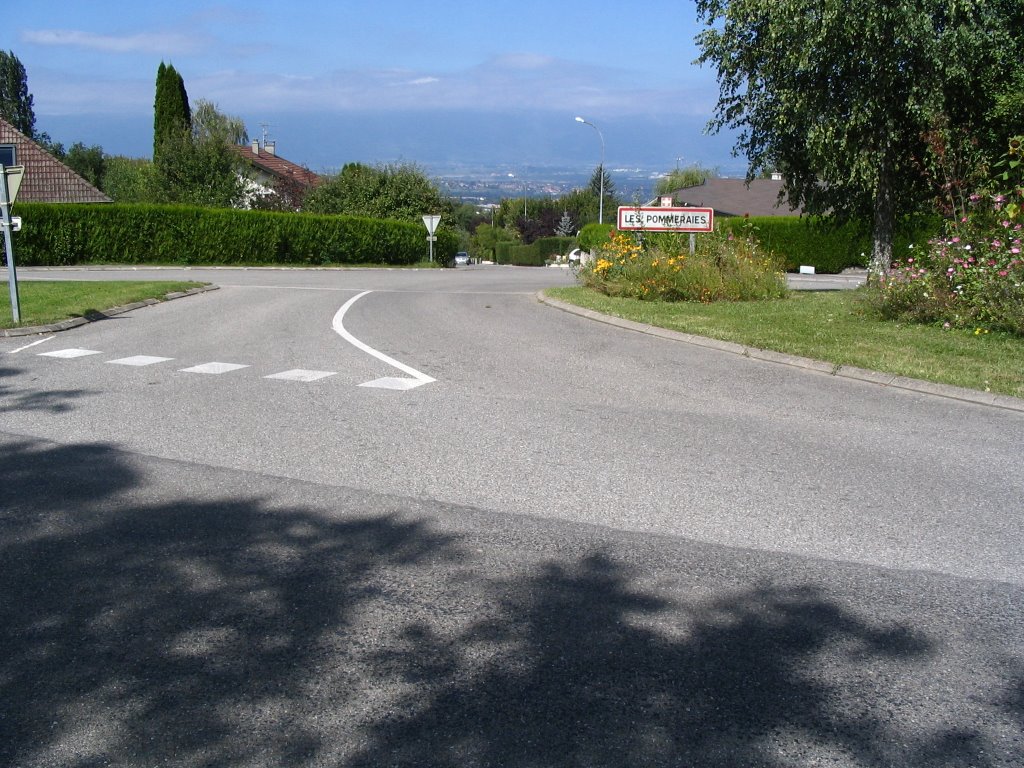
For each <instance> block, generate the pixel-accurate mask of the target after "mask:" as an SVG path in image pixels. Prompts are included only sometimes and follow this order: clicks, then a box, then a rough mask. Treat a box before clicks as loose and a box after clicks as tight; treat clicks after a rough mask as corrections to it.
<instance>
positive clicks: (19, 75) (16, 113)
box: [0, 51, 36, 139]
mask: <svg viewBox="0 0 1024 768" xmlns="http://www.w3.org/2000/svg"><path fill="white" fill-rule="evenodd" d="M0 117H3V119H4V120H6V121H7V122H9V123H10V124H11V125H13V126H14V127H15V128H17V129H18V130H19V131H21V132H22V133H23V134H25V135H26V136H28V137H29V138H30V139H31V138H35V135H36V115H35V112H34V111H33V109H32V94H31V93H29V92H28V75H27V74H26V72H25V67H24V65H22V63H21V61H19V60H18V57H17V56H15V55H14V51H8V52H6V53H5V52H4V51H0Z"/></svg>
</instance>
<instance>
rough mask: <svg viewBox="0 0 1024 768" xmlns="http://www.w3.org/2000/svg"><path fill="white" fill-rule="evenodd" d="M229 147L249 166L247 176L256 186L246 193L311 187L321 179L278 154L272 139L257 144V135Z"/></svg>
mask: <svg viewBox="0 0 1024 768" xmlns="http://www.w3.org/2000/svg"><path fill="white" fill-rule="evenodd" d="M232 149H233V150H234V151H235V152H237V153H238V155H239V157H241V158H242V160H244V161H245V163H246V165H247V166H248V167H249V174H248V178H249V179H250V180H251V181H253V182H255V183H256V185H258V187H259V189H251V190H250V193H254V194H269V193H271V192H273V191H274V190H282V189H294V188H300V189H311V188H313V187H315V186H316V185H318V184H319V183H320V181H321V178H320V177H319V176H318V175H317V174H315V173H313V172H312V171H311V170H309V169H308V168H304V167H302V166H301V165H297V164H296V163H293V162H291V161H290V160H285V159H284V158H283V157H281V156H280V155H278V154H277V145H276V143H275V142H273V141H266V140H264V142H263V143H262V145H261V144H260V141H259V139H253V141H252V143H251V144H242V145H235V146H233V147H232Z"/></svg>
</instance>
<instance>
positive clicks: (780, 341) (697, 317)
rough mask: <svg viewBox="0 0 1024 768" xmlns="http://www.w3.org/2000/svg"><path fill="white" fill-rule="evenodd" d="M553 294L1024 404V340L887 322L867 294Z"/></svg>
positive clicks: (680, 327) (684, 328)
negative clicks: (672, 299)
mask: <svg viewBox="0 0 1024 768" xmlns="http://www.w3.org/2000/svg"><path fill="white" fill-rule="evenodd" d="M547 294H548V295H550V296H551V297H553V298H556V299H559V300H561V301H565V302H567V303H570V304H575V305H577V306H580V307H584V308H586V309H592V310H594V311H597V312H602V313H604V314H607V315H612V316H614V317H621V318H624V319H627V320H633V321H636V322H639V323H647V324H648V325H655V326H658V327H660V328H669V329H671V330H674V331H681V332H683V333H692V334H695V335H698V336H707V337H709V338H713V339H720V340H722V341H731V342H735V343H737V344H743V345H744V346H748V347H755V348H758V349H768V350H774V351H776V352H785V353H787V354H791V355H798V356H800V357H808V358H811V359H814V360H823V361H826V362H829V363H833V364H834V365H852V366H857V367H859V368H867V369H869V370H873V371H881V372H884V373H891V374H895V375H898V376H907V377H910V378H914V379H923V380H925V381H933V382H937V383H941V384H951V385H954V386H958V387H966V388H968V389H977V390H981V391H986V392H998V393H1000V394H1004V395H1011V396H1013V397H1021V398H1024V339H1021V338H1019V337H1015V336H1010V335H1008V334H1002V333H980V334H975V333H974V332H972V331H957V330H943V329H942V328H937V327H932V326H926V325H913V324H906V323H894V322H891V321H888V320H881V319H878V318H876V317H875V316H874V315H873V314H872V313H871V312H870V310H869V309H868V307H867V306H866V304H865V299H864V297H863V294H862V292H861V291H835V292H820V293H816V292H809V291H807V292H801V291H794V292H792V293H791V294H790V295H789V297H788V298H785V299H780V300H777V301H751V302H717V303H714V304H695V303H688V302H679V303H666V302H657V301H639V300H637V299H621V298H612V297H608V296H604V295H602V294H599V293H596V292H594V291H591V290H588V289H586V288H580V287H573V288H553V289H550V290H548V291H547Z"/></svg>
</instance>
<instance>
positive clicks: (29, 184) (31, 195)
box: [0, 118, 113, 203]
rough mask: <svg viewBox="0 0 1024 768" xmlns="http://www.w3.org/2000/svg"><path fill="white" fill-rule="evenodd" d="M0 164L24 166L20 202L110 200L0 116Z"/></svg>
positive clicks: (107, 201)
mask: <svg viewBox="0 0 1024 768" xmlns="http://www.w3.org/2000/svg"><path fill="white" fill-rule="evenodd" d="M0 165H5V166H11V165H20V166H23V167H24V168H25V175H24V176H23V177H22V179H21V188H20V190H19V191H18V202H19V203H110V202H113V201H112V200H111V199H110V198H109V197H107V196H106V195H105V194H103V193H102V192H100V191H99V190H98V189H96V187H94V186H93V185H92V184H90V183H89V182H87V181H86V180H85V179H83V178H82V177H81V176H79V175H78V174H77V173H75V172H74V171H72V170H71V169H70V168H68V167H67V166H66V165H64V163H62V162H61V161H60V160H58V159H57V158H55V157H54V156H53V155H51V154H50V153H49V152H47V151H46V150H45V149H43V148H42V147H41V146H39V145H38V144H36V143H35V142H34V141H32V139H30V138H29V137H28V136H26V135H25V134H23V133H22V132H21V131H19V130H18V129H17V128H15V127H14V126H13V125H11V124H10V123H8V122H7V121H6V120H4V119H3V118H0Z"/></svg>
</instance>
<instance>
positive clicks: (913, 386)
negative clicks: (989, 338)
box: [537, 291, 1024, 413]
mask: <svg viewBox="0 0 1024 768" xmlns="http://www.w3.org/2000/svg"><path fill="white" fill-rule="evenodd" d="M537 299H538V300H539V301H540V302H541V303H542V304H547V305H548V306H550V307H554V308H555V309H560V310H562V311H563V312H568V313H569V314H573V315H578V316H579V317H585V318H587V319H589V320H595V321H597V322H599V323H605V324H607V325H613V326H615V327H617V328H623V329H625V330H629V331H635V332H637V333H643V334H646V335H648V336H657V337H659V338H662V339H668V340H670V341H681V342H683V343H685V344H693V345H694V346H698V347H706V348H707V349H715V350H718V351H719V352H728V353H730V354H733V355H741V356H743V357H748V358H751V359H753V360H761V361H763V362H766V363H777V364H779V365H788V366H791V367H794V368H802V369H804V370H805V371H810V372H813V373H823V374H826V375H828V376H838V377H840V378H843V379H856V380H857V381H863V382H866V383H868V384H877V385H878V386H882V387H892V388H893V389H905V390H908V391H910V392H918V393H920V394H925V395H935V396H936V397H945V398H948V399H951V400H960V401H962V402H966V403H974V404H975V405H987V406H990V407H992V408H1003V409H1005V410H1009V411H1017V412H1019V413H1024V399H1021V398H1017V397H1010V396H1008V395H999V394H995V393H993V392H979V391H978V390H975V389H964V388H963V387H954V386H950V385H949V384H936V383H934V382H931V381H922V380H920V379H908V378H906V377H905V376H897V375H895V374H892V373H880V372H878V371H868V370H865V369H863V368H856V367H854V366H852V365H835V364H833V363H826V362H823V361H821V360H811V359H810V358H806V357H797V356H796V355H787V354H785V353H782V352H772V351H771V350H766V349H757V348H756V347H745V346H743V345H742V344H735V343H733V342H731V341H718V340H717V339H709V338H707V337H705V336H694V335H693V334H690V333H680V332H679V331H670V330H668V329H666V328H658V327H656V326H653V325H647V324H646V323H638V322H635V321H633V320H624V319H622V318H620V317H612V316H611V315H604V314H601V313H600V312H595V311H594V310H592V309H584V308H583V307H577V306H575V305H574V304H567V303H565V302H564V301H559V300H558V299H553V298H551V297H550V296H546V295H545V294H544V292H543V291H538V292H537Z"/></svg>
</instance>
